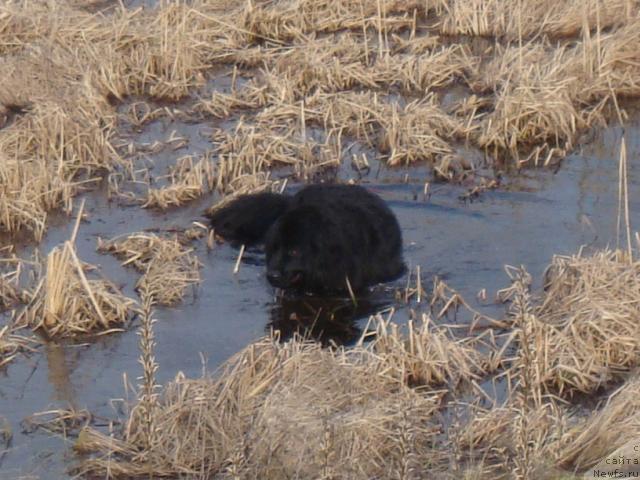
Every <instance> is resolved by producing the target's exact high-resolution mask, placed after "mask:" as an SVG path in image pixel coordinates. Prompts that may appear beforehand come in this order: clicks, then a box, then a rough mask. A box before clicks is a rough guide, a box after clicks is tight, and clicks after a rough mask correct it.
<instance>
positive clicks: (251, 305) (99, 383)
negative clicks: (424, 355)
mask: <svg viewBox="0 0 640 480" xmlns="http://www.w3.org/2000/svg"><path fill="white" fill-rule="evenodd" d="M635 118H636V120H635V121H632V122H630V123H629V124H627V128H626V132H627V147H628V153H629V155H628V158H629V161H630V165H629V173H630V175H629V180H630V202H631V205H630V206H631V212H632V224H633V225H636V226H637V225H640V204H639V203H640V195H639V193H640V167H639V166H638V165H637V163H638V162H637V160H638V158H640V135H639V132H640V120H639V119H640V117H639V116H635ZM200 128H202V129H203V133H204V134H205V135H206V131H204V127H201V126H197V125H188V124H180V123H174V124H172V123H171V122H169V123H166V122H164V123H163V122H157V123H155V124H152V125H150V126H149V127H148V129H146V130H145V132H143V134H142V135H143V137H141V138H143V139H146V140H150V139H153V138H156V137H157V138H166V137H167V136H169V135H170V133H171V132H172V131H173V130H177V131H178V133H181V134H183V135H185V136H188V137H189V138H190V139H191V140H192V142H191V144H190V147H189V148H187V149H186V150H185V152H177V153H176V155H177V154H178V153H179V154H183V153H190V150H192V151H194V152H195V151H199V150H201V149H202V148H204V147H205V146H204V145H202V144H201V143H200V141H199V140H198V139H199V138H200V136H199V129H200ZM144 135H147V136H146V137H144ZM621 135H622V130H621V129H620V128H617V127H612V128H609V129H608V130H606V131H605V132H603V133H602V134H600V135H598V136H597V137H596V138H595V139H594V140H593V142H590V144H589V145H588V146H586V147H584V148H583V150H582V151H580V152H578V153H576V154H574V155H572V156H571V157H570V158H569V159H568V160H567V161H566V162H565V163H564V165H563V167H562V168H561V169H560V170H559V171H558V172H557V173H556V174H553V173H551V172H548V171H547V172H525V173H524V174H522V175H520V176H517V177H516V176H513V177H509V178H507V179H506V180H505V182H504V185H503V187H502V188H500V189H499V190H496V191H489V192H486V193H484V194H483V195H482V196H481V197H480V199H478V200H476V201H474V202H473V203H468V202H467V203H463V202H461V201H460V200H459V198H458V197H459V196H460V195H461V194H462V193H464V192H465V189H464V188H462V187H455V186H449V185H437V184H434V185H432V186H431V197H430V199H429V200H428V201H427V200H425V199H424V198H423V194H422V191H423V185H424V182H425V180H426V179H427V178H428V172H427V170H426V169H424V168H421V167H416V168H409V169H397V170H392V171H385V170H382V171H381V172H379V173H377V174H376V170H377V169H376V168H372V169H371V173H369V174H368V175H366V176H365V177H364V178H363V180H362V181H363V183H364V184H366V185H367V186H368V187H369V188H371V189H372V190H373V191H375V192H377V193H378V194H379V195H380V196H382V197H383V198H384V199H385V200H386V201H387V202H388V203H389V205H390V206H391V208H392V209H393V211H394V212H395V213H396V215H397V216H398V219H399V222H400V225H401V227H402V230H403V232H404V240H405V257H406V261H407V263H408V265H409V266H410V267H414V266H416V265H420V266H421V267H422V272H423V279H424V281H426V282H427V284H428V283H429V282H430V281H431V279H432V278H433V276H434V275H438V276H439V277H441V278H443V279H445V281H446V282H447V283H448V284H449V285H450V286H452V287H453V288H455V289H457V290H458V291H460V292H461V293H462V295H463V296H465V298H467V299H468V300H470V301H471V303H472V304H474V306H475V307H477V308H478V309H480V310H481V311H483V312H485V313H487V314H489V315H494V316H500V315H502V308H503V307H501V306H498V305H475V296H476V294H477V292H478V291H479V290H481V289H483V288H486V289H487V290H488V292H489V295H490V296H491V295H492V294H493V293H494V292H495V291H496V290H497V289H499V288H502V287H504V286H506V285H507V284H508V281H507V277H506V275H505V274H504V272H503V265H505V264H512V265H520V264H524V265H525V266H526V267H527V269H528V270H529V272H531V273H532V274H533V275H534V278H536V279H537V280H538V284H539V279H540V276H541V273H542V271H543V270H544V268H545V267H546V265H547V264H548V262H549V260H550V258H551V256H552V255H553V254H569V253H572V252H575V251H576V250H577V249H578V248H579V247H580V246H581V245H584V244H589V245H593V246H605V245H607V244H610V245H614V246H615V227H616V212H617V185H618V181H617V171H618V168H617V160H618V148H619V143H620V138H621ZM139 140H140V139H139ZM140 141H141V140H140ZM158 160H159V161H160V162H161V163H162V160H161V159H158ZM374 167H375V166H374ZM338 175H339V177H340V178H341V180H347V179H349V178H356V176H357V175H356V173H355V172H353V171H352V170H351V169H350V168H348V167H344V168H343V169H341V170H340V172H339V174H338ZM295 188H296V185H292V186H291V187H290V189H291V191H293V190H295ZM212 201H213V197H212V196H209V197H207V198H203V199H201V200H199V201H197V202H194V203H192V204H190V205H189V206H187V207H185V208H181V209H175V210H172V211H168V212H162V213H158V212H154V211H148V210H144V209H140V208H139V207H122V206H119V205H117V204H115V203H109V202H108V201H107V200H106V194H105V192H104V191H101V190H99V191H97V192H93V193H91V194H89V195H87V196H86V202H87V204H86V208H87V211H88V213H89V219H88V221H87V222H85V223H83V224H82V226H81V230H80V236H79V239H78V249H79V253H80V257H81V258H82V259H83V260H85V261H87V262H90V263H94V264H98V265H100V266H101V268H102V271H103V273H104V274H105V275H106V276H107V277H108V278H110V279H111V280H112V281H114V282H115V283H117V284H119V285H121V286H122V287H123V289H124V291H125V292H126V293H127V294H128V295H131V296H134V295H135V292H134V291H133V285H134V283H135V281H136V279H137V274H135V273H134V272H132V271H131V270H129V269H126V268H123V267H121V266H120V264H119V262H118V261H117V260H116V259H114V258H113V257H111V256H109V255H101V254H98V253H97V252H96V251H95V246H96V239H97V237H99V236H101V237H104V238H111V237H113V236H115V235H119V234H126V233H132V232H135V231H140V230H144V229H160V230H163V229H172V228H183V227H188V226H189V225H190V224H191V222H192V221H193V220H201V218H200V214H201V212H202V210H203V209H204V208H205V207H206V206H208V205H209V204H210V203H211V202H212ZM70 230H71V226H70V225H69V222H68V220H67V219H66V218H62V217H61V218H59V219H56V220H55V221H54V222H53V226H52V228H50V230H49V233H48V234H47V236H46V238H45V240H44V242H43V243H42V245H41V249H42V250H43V253H46V252H48V251H49V250H50V249H51V248H52V247H53V246H55V245H57V244H59V243H61V242H63V241H64V240H66V239H67V238H68V236H69V234H70ZM194 246H195V248H196V251H197V254H198V255H199V258H200V260H201V262H202V263H203V269H202V279H203V281H202V284H201V286H200V287H199V288H198V289H194V291H193V292H192V295H190V296H188V297H187V298H186V299H185V302H184V303H183V304H182V305H181V306H179V307H177V308H159V309H157V312H156V317H157V319H158V322H157V323H156V326H155V335H156V341H157V350H156V359H157V361H158V363H159V365H160V370H159V374H158V376H159V381H160V382H165V381H167V380H169V379H171V378H172V377H174V375H175V374H176V373H177V372H178V371H183V372H185V374H186V375H189V376H196V375H199V374H200V372H201V370H202V359H204V360H205V361H206V363H207V367H208V368H209V369H213V368H215V367H216V366H217V365H219V364H220V363H221V362H223V361H224V360H225V359H227V358H228V357H229V356H230V355H232V354H233V353H234V352H237V351H238V350H240V349H241V348H243V347H244V346H246V345H247V344H248V343H249V342H251V341H252V340H255V339H256V338H258V337H260V336H262V335H263V334H264V333H265V331H266V330H267V329H268V328H269V325H271V324H275V325H276V326H278V327H280V328H283V329H284V330H285V332H284V333H285V334H286V333H287V331H288V330H291V325H292V324H295V322H296V320H295V319H294V320H292V319H291V317H292V312H295V313H296V314H297V315H298V316H304V315H302V314H301V312H302V311H303V310H304V309H305V308H308V309H310V311H311V310H313V309H316V310H317V309H319V308H322V309H323V311H327V310H330V309H334V310H337V311H338V312H339V314H340V313H344V312H347V314H349V315H355V317H356V318H355V319H354V320H353V321H351V322H347V323H346V324H345V323H342V324H340V323H338V324H332V325H328V326H327V325H325V327H324V328H325V329H328V330H330V329H331V328H335V331H332V332H331V333H332V335H333V336H334V338H335V339H337V340H338V341H339V340H343V341H347V342H348V341H350V340H351V339H353V338H354V337H355V336H357V335H358V333H359V331H360V330H359V329H360V328H361V327H362V324H363V322H364V321H365V320H364V319H360V320H358V318H357V317H366V315H367V314H368V313H369V310H375V309H377V308H381V307H383V306H384V305H387V304H393V305H395V306H396V308H397V309H398V311H397V313H396V316H395V318H396V320H397V321H400V322H402V321H405V320H406V318H407V316H408V312H409V309H410V308H416V307H418V306H417V305H415V304H414V305H410V306H407V305H404V304H402V303H398V302H394V296H393V292H392V290H393V288H394V287H401V286H402V285H403V284H404V282H405V281H406V278H404V279H400V280H399V281H398V282H396V283H395V284H394V285H391V286H386V287H380V288H377V289H376V290H375V291H374V292H373V293H372V296H371V298H370V299H369V300H368V302H367V301H363V302H362V303H361V304H360V305H359V307H360V308H359V310H358V311H356V312H351V311H350V310H349V306H348V304H346V305H345V303H344V302H343V303H340V302H333V303H330V304H326V303H320V304H313V303H314V302H300V301H299V300H292V299H280V300H277V299H276V298H275V296H274V290H273V289H272V288H271V287H270V286H269V285H268V284H267V282H266V280H265V275H264V273H265V272H264V259H263V258H262V255H260V254H259V253H256V252H250V253H249V254H248V255H247V257H246V258H245V261H244V262H243V264H242V267H241V269H240V272H239V273H238V274H237V275H233V274H232V273H231V272H232V268H233V265H234V263H235V260H236V255H237V252H236V250H234V249H233V248H231V247H230V246H228V245H218V246H217V247H216V248H215V249H214V250H213V251H211V252H208V251H207V250H206V248H205V245H204V243H203V242H196V243H195V244H194ZM27 250H28V247H25V251H27ZM303 303H312V305H303ZM292 322H293V323H292ZM137 342H138V337H137V335H136V334H135V329H133V328H132V329H131V330H130V331H127V332H125V333H122V334H116V335H112V336H109V337H107V338H103V339H101V340H99V341H97V342H92V343H80V344H69V345H57V344H47V345H44V346H43V347H42V348H40V350H39V351H38V352H37V353H35V354H33V355H31V356H30V357H28V358H20V359H18V360H17V361H15V362H13V363H12V364H11V365H10V366H9V367H8V368H7V369H6V371H4V372H2V373H0V375H2V378H1V380H0V415H2V416H4V417H5V418H6V419H7V420H8V422H9V423H10V425H11V428H12V430H13V440H12V442H11V445H10V448H9V449H8V450H7V451H6V452H4V454H0V462H1V463H0V479H14V478H21V477H22V478H43V479H44V478H47V479H49V478H68V474H67V473H66V470H67V468H68V467H69V466H70V465H71V464H72V463H73V460H74V459H73V454H72V453H71V452H70V450H69V447H70V446H71V445H72V440H65V439H63V438H61V437H56V436H50V435H47V434H45V433H40V432H35V433H26V432H22V427H21V421H22V420H23V419H24V418H25V417H27V416H29V415H31V414H33V413H34V412H41V411H44V410H49V409H55V408H67V407H69V406H73V407H75V408H87V409H89V410H90V411H91V412H93V413H94V414H96V415H99V416H105V417H109V418H113V417H114V416H115V415H116V412H114V409H113V408H112V406H111V399H117V398H121V397H122V396H123V395H124V388H123V373H125V372H126V373H127V375H128V378H129V381H132V382H133V383H135V382H136V380H135V378H136V377H137V376H138V375H139V374H140V373H141V369H140V367H139V365H138V361H137V358H138V350H137ZM0 452H1V450H0Z"/></svg>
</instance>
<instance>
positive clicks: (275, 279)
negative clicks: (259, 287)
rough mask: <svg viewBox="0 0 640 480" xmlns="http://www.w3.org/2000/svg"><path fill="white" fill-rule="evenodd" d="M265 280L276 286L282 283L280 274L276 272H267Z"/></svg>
mask: <svg viewBox="0 0 640 480" xmlns="http://www.w3.org/2000/svg"><path fill="white" fill-rule="evenodd" d="M267 280H268V281H269V283H270V284H271V285H274V286H276V287H277V286H278V285H280V284H281V283H282V275H280V273H278V272H267Z"/></svg>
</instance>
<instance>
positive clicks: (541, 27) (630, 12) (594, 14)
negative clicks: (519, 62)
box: [440, 0, 637, 40]
mask: <svg viewBox="0 0 640 480" xmlns="http://www.w3.org/2000/svg"><path fill="white" fill-rule="evenodd" d="M635 12H637V3H636V2H635V1H634V0H569V1H565V2H556V1H553V0H520V1H518V2H516V3H514V2H511V1H509V0H458V1H455V2H452V3H451V4H450V5H449V6H448V7H447V12H446V14H445V15H444V16H443V17H442V19H441V20H440V30H441V31H442V32H443V33H445V34H448V35H460V34H462V35H475V36H496V37H506V38H507V39H511V40H513V39H522V38H530V37H536V36H539V35H549V36H552V37H572V36H577V35H579V34H580V33H581V31H582V30H583V29H585V28H586V29H587V30H595V29H605V28H610V27H612V26H615V25H620V24H624V23H625V22H627V21H630V20H631V19H632V18H633V17H634V13H635Z"/></svg>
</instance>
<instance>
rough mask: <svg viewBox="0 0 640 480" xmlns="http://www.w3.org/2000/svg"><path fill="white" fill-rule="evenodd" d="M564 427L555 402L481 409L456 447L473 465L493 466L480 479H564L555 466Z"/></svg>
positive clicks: (462, 430)
mask: <svg viewBox="0 0 640 480" xmlns="http://www.w3.org/2000/svg"><path fill="white" fill-rule="evenodd" d="M565 428H566V419H565V416H564V415H563V413H562V411H561V410H559V409H558V408H557V407H556V406H555V405H554V404H553V403H544V404H541V405H540V406H537V407H534V408H531V409H525V410H523V409H521V408H519V407H517V406H516V405H512V404H510V405H506V406H504V407H499V408H498V407H494V408H491V409H480V410H478V411H476V412H474V413H473V415H472V417H471V418H470V419H469V421H468V423H466V424H465V425H464V426H463V427H462V428H461V430H460V432H459V434H458V436H457V438H456V441H457V442H458V443H457V445H456V448H457V449H459V451H460V452H461V454H462V456H463V459H466V461H467V462H469V463H470V464H471V465H476V466H478V465H479V466H481V465H486V466H488V467H491V469H490V471H489V474H488V475H484V476H480V477H477V478H562V477H561V475H560V473H559V470H560V469H559V468H558V469H556V467H555V465H556V459H557V457H558V455H557V448H558V442H560V441H561V439H562V438H563V435H564V432H565ZM514 474H515V475H514Z"/></svg>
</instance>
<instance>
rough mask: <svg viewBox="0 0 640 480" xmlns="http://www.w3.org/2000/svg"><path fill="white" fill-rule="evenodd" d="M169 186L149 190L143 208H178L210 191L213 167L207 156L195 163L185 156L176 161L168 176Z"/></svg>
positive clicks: (212, 180)
mask: <svg viewBox="0 0 640 480" xmlns="http://www.w3.org/2000/svg"><path fill="white" fill-rule="evenodd" d="M168 181H169V185H167V186H165V187H160V188H149V190H148V191H147V201H146V202H145V204H144V205H143V206H144V207H157V208H161V209H166V208H169V207H173V206H180V205H183V204H184V203H186V202H188V201H190V200H194V199H196V198H198V197H200V196H201V195H203V194H204V193H206V192H208V191H210V190H211V189H212V188H213V184H214V181H215V180H214V166H213V162H212V160H211V159H210V158H209V155H204V156H203V157H202V158H201V159H200V160H198V161H195V160H194V158H193V157H191V156H187V157H183V158H180V159H178V160H177V162H176V165H175V166H174V167H172V168H171V172H170V173H169V175H168Z"/></svg>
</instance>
